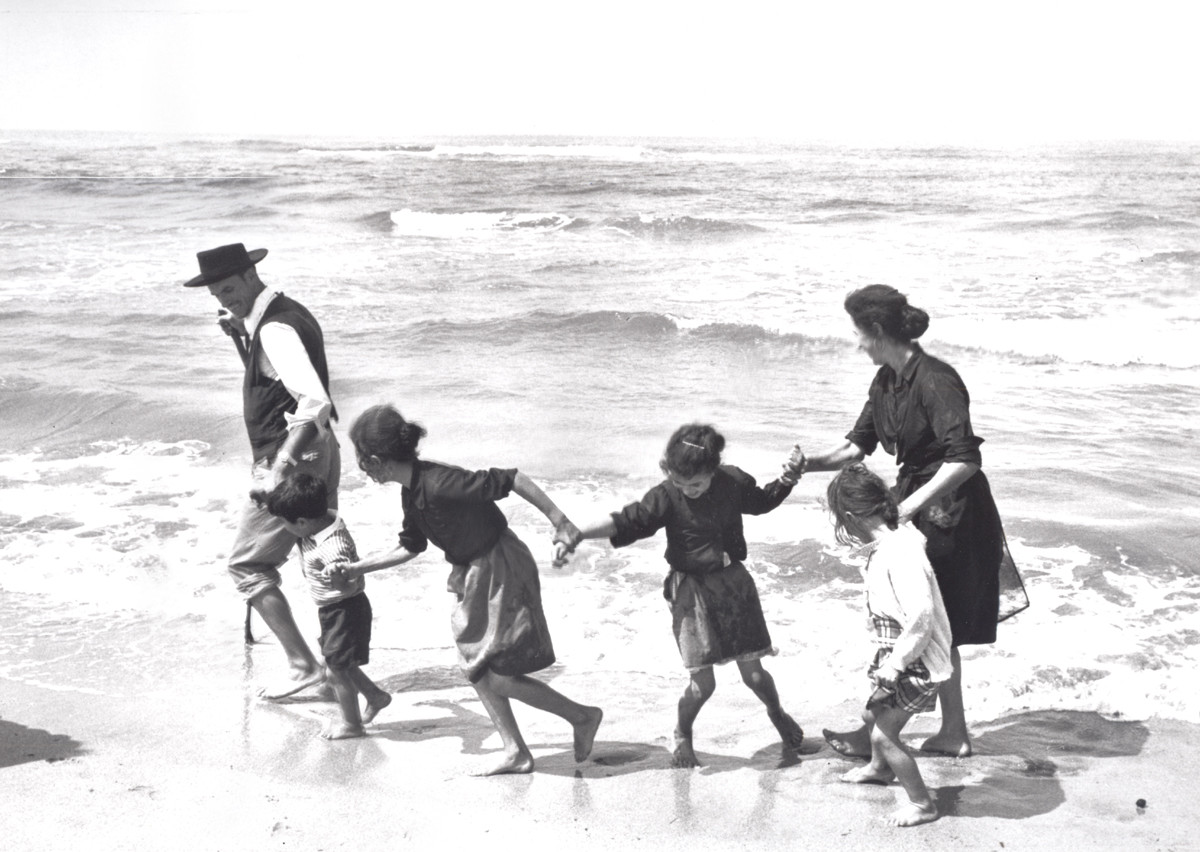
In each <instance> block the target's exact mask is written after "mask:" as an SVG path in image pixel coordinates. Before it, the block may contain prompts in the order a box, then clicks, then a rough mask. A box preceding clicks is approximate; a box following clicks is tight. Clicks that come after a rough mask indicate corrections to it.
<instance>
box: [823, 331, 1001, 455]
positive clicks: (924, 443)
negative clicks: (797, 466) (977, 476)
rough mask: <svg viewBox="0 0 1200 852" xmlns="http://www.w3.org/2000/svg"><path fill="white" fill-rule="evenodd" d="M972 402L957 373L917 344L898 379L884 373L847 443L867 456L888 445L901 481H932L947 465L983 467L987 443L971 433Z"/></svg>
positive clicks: (886, 370) (879, 374) (887, 369)
mask: <svg viewBox="0 0 1200 852" xmlns="http://www.w3.org/2000/svg"><path fill="white" fill-rule="evenodd" d="M970 401H971V400H970V397H969V396H968V395H967V389H966V387H965V386H964V385H963V382H962V379H960V378H959V377H958V373H956V372H955V371H954V368H953V367H951V366H950V365H949V364H947V363H945V362H944V361H939V360H938V359H937V358H934V357H932V356H930V355H926V354H925V352H924V351H923V350H922V349H921V347H920V346H917V345H916V344H914V351H913V354H912V357H910V358H909V359H908V362H907V363H906V364H905V365H904V367H903V368H902V369H901V371H900V374H899V375H897V374H896V372H895V371H894V370H893V369H892V368H891V367H888V366H886V365H885V366H883V367H880V368H879V372H877V373H876V374H875V379H874V381H872V382H871V389H870V391H869V392H868V395H867V403H866V405H864V406H863V410H862V414H860V415H859V416H858V422H857V423H855V424H854V429H853V430H851V431H850V432H849V434H847V435H846V438H847V439H848V440H850V441H851V442H853V443H854V444H855V445H857V446H858V447H859V448H860V449H861V450H862V451H863V452H864V453H866V454H867V455H870V454H871V453H873V452H875V448H876V446H878V445H879V444H883V448H884V450H886V451H887V452H889V453H891V454H893V455H895V456H896V463H897V464H899V465H901V466H902V468H901V470H900V476H901V477H908V476H918V477H922V476H929V475H932V474H933V473H934V472H935V471H936V470H937V469H938V468H939V467H941V465H942V463H943V462H964V463H968V464H976V465H978V464H980V463H981V462H982V460H983V459H982V455H981V454H980V452H979V445H980V444H982V443H983V439H982V438H978V437H976V436H975V433H974V432H972V431H971V415H970V412H969V407H970Z"/></svg>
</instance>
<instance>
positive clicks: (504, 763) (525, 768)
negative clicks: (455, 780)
mask: <svg viewBox="0 0 1200 852" xmlns="http://www.w3.org/2000/svg"><path fill="white" fill-rule="evenodd" d="M532 771H533V755H532V754H530V753H529V752H527V751H520V752H517V753H516V754H506V755H504V759H503V760H501V761H500V762H499V763H496V764H491V765H488V766H483V767H480V768H477V769H472V770H471V772H470V774H471V775H474V776H475V777H476V778H486V777H488V776H489V775H527V774H528V773H530V772H532Z"/></svg>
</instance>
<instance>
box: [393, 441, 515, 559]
mask: <svg viewBox="0 0 1200 852" xmlns="http://www.w3.org/2000/svg"><path fill="white" fill-rule="evenodd" d="M516 478H517V471H516V468H513V469H511V470H500V469H499V468H494V467H493V468H490V469H488V470H464V469H463V468H461V467H455V466H453V465H448V464H440V463H438V462H432V461H421V460H420V459H418V460H417V461H415V462H414V463H413V474H412V480H411V481H410V482H409V483H408V484H407V485H404V487H403V488H402V489H401V492H400V498H401V503H402V505H403V506H404V526H403V527H402V528H401V530H400V546H401V547H403V548H404V549H405V550H408V551H410V552H412V553H421V552H422V551H424V550H425V548H426V547H428V546H429V543H430V542H433V544H435V545H436V546H437V547H439V548H441V549H442V550H443V551H444V552H445V554H446V561H447V562H451V563H453V564H455V565H467V564H469V563H470V562H471V561H472V560H474V559H478V558H479V557H481V556H483V555H484V554H486V553H487V552H488V551H489V550H491V549H492V548H493V547H495V546H496V542H498V541H499V540H500V535H501V534H502V533H503V532H504V530H505V529H506V528H507V527H508V519H507V518H506V517H504V513H503V512H502V511H500V507H499V506H497V505H496V501H497V500H502V499H503V498H505V497H507V496H508V495H509V493H510V492H511V491H512V488H513V483H514V482H515V481H516Z"/></svg>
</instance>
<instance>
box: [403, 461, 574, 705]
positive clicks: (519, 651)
mask: <svg viewBox="0 0 1200 852" xmlns="http://www.w3.org/2000/svg"><path fill="white" fill-rule="evenodd" d="M516 476H517V471H516V470H515V469H512V470H499V469H497V468H491V469H489V470H477V471H470V470H464V469H462V468H460V467H454V466H452V465H446V464H439V463H437V462H430V461H421V460H419V459H418V460H417V461H416V462H414V463H413V475H412V480H411V481H410V482H408V483H406V484H404V486H403V488H402V490H401V500H402V502H403V505H404V526H403V528H402V529H401V532H400V545H401V547H403V548H405V549H406V550H408V551H411V552H412V553H420V552H422V551H423V550H425V548H426V547H427V546H428V544H429V542H433V544H435V545H436V546H437V547H440V548H441V549H442V550H443V551H445V553H446V561H448V562H449V563H450V564H451V565H453V566H454V567H453V568H452V569H451V571H450V577H449V579H448V580H447V581H446V585H447V590H448V591H450V592H453V593H454V595H455V596H456V597H457V599H458V603H457V605H456V606H455V608H454V612H453V614H452V615H451V618H450V625H451V627H452V629H453V631H454V641H455V643H456V644H457V646H458V656H459V665H460V666H461V667H462V669H463V672H464V673H465V674H466V675H467V677H468V678H469V679H470V680H471V682H472V683H474V682H475V681H477V680H479V679H480V678H481V677H483V675H484V674H485V673H486V672H487V671H489V670H490V671H493V672H495V673H496V674H500V675H522V674H529V673H530V672H536V671H540V670H541V669H544V668H546V666H548V665H550V664H551V663H553V662H554V647H553V645H552V644H551V642H550V628H549V627H548V626H547V625H546V616H545V613H544V612H543V611H542V592H541V584H540V580H539V578H538V569H537V563H536V562H535V561H534V558H533V554H531V553H530V552H529V548H528V547H526V546H525V543H524V542H522V541H521V540H520V539H519V538H517V536H516V533H514V532H513V531H512V530H511V529H509V528H508V519H507V518H505V517H504V513H503V512H501V511H500V507H498V506H497V505H496V501H497V500H500V499H503V498H504V497H507V496H508V494H509V492H511V491H512V487H513V482H514V481H515V479H516Z"/></svg>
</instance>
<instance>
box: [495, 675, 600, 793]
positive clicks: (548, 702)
mask: <svg viewBox="0 0 1200 852" xmlns="http://www.w3.org/2000/svg"><path fill="white" fill-rule="evenodd" d="M481 687H482V688H481ZM475 689H476V691H477V692H479V694H480V698H481V699H484V693H485V692H487V693H490V694H491V695H492V696H495V697H496V698H498V699H501V700H502V702H503V703H502V704H499V703H498V704H497V705H496V706H495V708H494V709H495V710H496V711H497V712H495V713H494V712H493V707H490V706H488V702H487V700H484V706H485V707H487V708H488V714H489V715H491V716H492V722H493V723H495V725H496V728H497V730H499V732H500V739H501V740H502V741H503V742H504V750H505V759H504V760H503V761H501V762H500V764H499V765H498V766H496V767H495V768H494V769H492V770H491V771H485V772H483V773H481V774H484V775H496V774H501V773H506V772H529V771H531V770H532V769H533V755H531V754H530V753H529V749H528V748H527V747H526V746H525V742H524V740H523V739H522V738H521V733H520V731H519V730H518V729H517V723H516V720H515V718H513V716H512V706H511V705H510V704H509V703H508V700H509V699H515V700H517V701H520V702H521V703H522V704H528V705H529V706H530V707H534V708H537V709H538V710H543V711H545V712H547V713H553V714H554V715H555V716H558V717H559V718H562V719H565V720H566V721H567V722H569V723H570V724H571V726H572V727H573V728H574V732H575V740H574V746H575V760H576V762H582V761H584V760H587V758H588V755H590V754H591V753H592V745H593V744H594V743H595V740H596V731H597V729H599V727H600V721H601V720H602V719H603V718H604V711H603V710H601V709H600V708H599V707H589V706H587V705H584V704H578V703H576V702H574V701H572V700H571V699H569V698H567V697H566V696H565V695H563V694H562V693H561V692H559V691H558V690H556V689H554V688H553V687H551V686H549V685H548V684H545V683H542V681H540V680H538V679H536V678H532V677H529V676H528V675H514V676H508V675H498V674H496V673H495V672H491V671H489V672H487V673H486V674H484V676H483V677H482V678H480V679H479V681H478V682H477V683H476V684H475ZM510 720H511V730H508V731H506V730H505V726H506V725H508V724H509V721H510ZM510 766H512V767H514V768H509V767H510ZM526 767H528V768H526Z"/></svg>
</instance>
